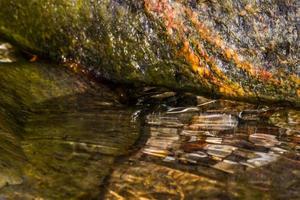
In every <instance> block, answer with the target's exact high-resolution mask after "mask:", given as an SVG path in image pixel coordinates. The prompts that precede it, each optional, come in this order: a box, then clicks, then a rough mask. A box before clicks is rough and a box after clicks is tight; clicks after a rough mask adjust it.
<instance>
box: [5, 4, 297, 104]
mask: <svg viewBox="0 0 300 200" xmlns="http://www.w3.org/2000/svg"><path fill="white" fill-rule="evenodd" d="M298 13H299V1H297V0H281V1H277V0H271V1H248V0H247V1H227V0H226V1H202V0H200V1H194V0H193V1H190V0H189V1H181V0H171V1H166V0H138V1H136V0H123V1H119V0H104V1H71V0H63V1H52V0H47V1H45V0H38V1H37V0H26V1H24V0H2V1H1V3H0V19H1V20H0V33H1V34H2V35H4V36H5V37H6V38H9V39H10V40H12V41H15V42H17V43H18V44H19V45H21V46H22V47H23V48H24V49H26V50H29V51H33V52H35V53H37V54H39V55H43V56H47V57H50V58H52V59H53V60H56V61H57V60H60V61H62V62H66V63H68V64H70V65H72V64H74V63H75V65H79V66H81V67H82V68H83V69H85V70H87V71H89V72H91V73H93V74H94V75H96V76H98V77H101V78H104V79H108V80H111V81H115V82H121V83H130V84H134V85H141V84H143V83H146V84H147V85H156V86H164V87H168V88H172V89H175V90H178V89H180V90H185V91H191V92H193V93H198V94H201V95H203V94H204V95H209V96H213V97H220V96H222V97H225V98H231V99H232V98H234V99H239V100H246V101H252V102H277V103H283V102H284V103H285V104H292V105H296V106H299V92H300V90H299V55H300V53H299V49H300V48H299V44H300V43H299V26H298V24H299V17H298Z"/></svg>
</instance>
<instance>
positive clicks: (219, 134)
mask: <svg viewBox="0 0 300 200" xmlns="http://www.w3.org/2000/svg"><path fill="white" fill-rule="evenodd" d="M201 99H202V101H205V100H204V99H203V98H201ZM206 102H207V103H205V102H200V103H198V105H199V106H198V107H197V108H198V109H195V107H182V108H178V112H176V113H175V112H169V111H170V110H172V111H173V110H174V109H175V108H171V109H170V108H169V109H165V110H166V111H162V110H156V111H154V112H151V113H150V114H149V115H148V116H147V120H146V127H147V131H148V139H147V141H146V142H145V145H144V146H143V147H142V148H141V149H140V150H139V151H138V152H137V153H136V154H134V155H132V156H131V157H130V158H129V160H128V161H127V162H124V163H122V164H121V165H120V166H118V167H117V168H116V169H115V170H114V172H113V174H112V177H111V179H110V181H109V186H108V187H106V189H107V191H108V193H107V195H106V199H122V198H124V199H299V197H300V193H299V189H300V162H299V158H300V157H299V155H300V154H299V147H300V146H299V137H300V129H299V119H300V112H299V111H297V110H293V109H285V108H283V109H279V108H278V107H277V108H272V107H267V106H255V105H250V104H244V103H237V102H231V101H226V100H217V101H212V100H209V99H207V100H206ZM179 109H180V110H182V111H183V112H180V111H179Z"/></svg>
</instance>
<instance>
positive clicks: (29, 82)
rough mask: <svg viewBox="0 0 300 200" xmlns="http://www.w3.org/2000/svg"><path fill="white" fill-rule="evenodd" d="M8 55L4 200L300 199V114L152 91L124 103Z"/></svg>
mask: <svg viewBox="0 0 300 200" xmlns="http://www.w3.org/2000/svg"><path fill="white" fill-rule="evenodd" d="M7 51H9V53H2V54H1V55H5V56H3V58H1V59H2V60H0V78H1V82H0V86H1V90H0V199H299V197H300V192H299V191H300V112H299V110H295V109H292V108H280V107H278V106H277V107H275V106H264V105H252V104H247V103H238V102H233V101H227V100H214V99H206V98H203V97H195V96H193V95H190V94H184V95H182V94H177V93H175V92H171V91H168V90H166V89H161V88H153V87H152V88H143V89H139V90H137V91H135V92H136V94H135V96H137V98H138V100H137V103H136V105H130V106H125V105H121V104H119V103H118V100H119V99H118V98H119V96H118V95H119V94H118V93H117V92H115V91H114V90H111V89H110V88H108V87H106V86H105V85H101V84H100V85H98V84H96V83H94V82H89V81H88V80H85V79H83V78H81V77H80V76H76V75H74V74H73V73H71V72H70V71H68V70H66V69H64V68H62V67H57V66H52V65H49V64H47V63H41V62H38V63H29V62H28V61H26V60H24V58H18V57H17V56H15V55H14V53H13V52H11V51H12V48H7ZM4 57H5V59H4ZM7 57H9V58H11V59H10V61H9V62H8V59H6V58H7ZM1 62H2V64H1ZM139 92H140V93H141V94H139Z"/></svg>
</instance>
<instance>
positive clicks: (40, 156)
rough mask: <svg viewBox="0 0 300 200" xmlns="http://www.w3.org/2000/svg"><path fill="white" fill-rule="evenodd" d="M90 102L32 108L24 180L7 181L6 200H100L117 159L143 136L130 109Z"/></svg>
mask: <svg viewBox="0 0 300 200" xmlns="http://www.w3.org/2000/svg"><path fill="white" fill-rule="evenodd" d="M90 98H91V97H89V96H88V95H86V94H81V95H80V96H69V97H63V98H58V99H54V100H51V101H49V102H44V103H43V104H39V105H37V106H35V107H34V108H31V112H30V113H29V114H28V116H27V118H26V119H27V120H26V121H25V122H24V133H23V135H22V139H20V141H21V145H20V146H21V148H22V151H23V152H24V153H23V154H22V155H24V158H25V159H26V161H23V164H24V165H23V166H21V167H20V166H19V169H20V170H21V171H22V173H23V174H22V175H19V176H18V178H19V179H18V180H19V182H12V181H7V184H8V185H11V186H6V187H4V188H3V189H2V190H1V194H0V197H3V198H8V199H19V198H20V199H34V198H42V199H70V198H75V199H80V198H82V199H91V198H95V197H97V196H100V191H101V190H100V188H101V183H102V182H103V181H104V179H105V177H106V176H107V175H108V174H109V173H110V171H111V167H112V165H113V163H114V161H115V158H116V157H117V156H120V155H124V154H127V153H128V150H129V148H130V147H131V146H132V145H133V144H134V142H135V141H136V139H137V138H138V135H139V132H138V124H137V123H136V122H133V121H132V118H131V116H132V113H133V112H132V111H131V110H130V109H125V108H122V107H120V106H103V105H102V102H103V99H102V98H99V99H98V98H97V96H95V97H93V98H92V99H90ZM86 102H88V103H87V104H86ZM64 104H65V105H66V106H67V108H66V107H64ZM1 147H4V148H5V146H4V145H2V144H1ZM5 149H12V148H5ZM11 158H13V157H11ZM1 159H3V157H1ZM4 161H5V160H4ZM5 163H8V162H7V161H5ZM14 163H15V162H14ZM5 175H6V177H13V176H11V175H10V174H5Z"/></svg>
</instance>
